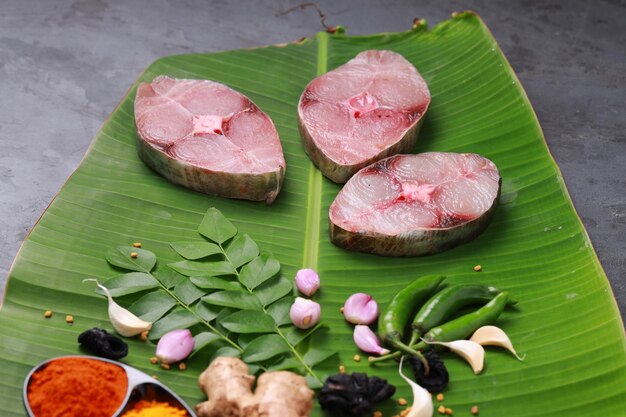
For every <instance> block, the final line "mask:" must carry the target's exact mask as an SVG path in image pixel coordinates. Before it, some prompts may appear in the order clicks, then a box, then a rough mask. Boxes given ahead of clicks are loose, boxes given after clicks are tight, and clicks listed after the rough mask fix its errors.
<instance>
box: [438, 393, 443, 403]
mask: <svg viewBox="0 0 626 417" xmlns="http://www.w3.org/2000/svg"><path fill="white" fill-rule="evenodd" d="M436 398H437V401H439V402H442V401H443V394H442V393H439V394H437V397H436Z"/></svg>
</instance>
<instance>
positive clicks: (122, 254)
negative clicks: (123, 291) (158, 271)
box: [106, 246, 157, 272]
mask: <svg viewBox="0 0 626 417" xmlns="http://www.w3.org/2000/svg"><path fill="white" fill-rule="evenodd" d="M106 260H107V261H108V262H109V263H110V264H111V265H114V266H117V267H119V268H123V269H128V270H130V271H137V272H150V271H152V268H154V265H156V260H157V258H156V255H155V254H154V253H152V252H150V251H149V250H145V249H139V248H135V247H133V246H118V247H117V248H115V249H111V250H109V251H108V252H107V253H106Z"/></svg>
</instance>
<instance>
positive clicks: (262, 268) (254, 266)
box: [239, 254, 280, 290]
mask: <svg viewBox="0 0 626 417" xmlns="http://www.w3.org/2000/svg"><path fill="white" fill-rule="evenodd" d="M278 271H280V264H279V263H278V261H277V260H276V259H275V258H272V257H270V256H268V255H265V254H264V255H261V256H259V257H257V258H254V259H253V260H252V261H251V262H250V263H248V264H246V265H244V266H243V268H241V272H240V273H239V281H241V283H242V284H243V285H245V286H246V287H248V288H250V289H251V290H253V289H255V288H256V287H257V286H259V285H260V284H262V283H263V282H265V281H267V280H268V279H270V278H272V277H273V276H274V275H276V274H277V273H278Z"/></svg>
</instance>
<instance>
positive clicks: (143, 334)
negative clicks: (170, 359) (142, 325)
mask: <svg viewBox="0 0 626 417" xmlns="http://www.w3.org/2000/svg"><path fill="white" fill-rule="evenodd" d="M139 340H141V341H142V342H145V341H147V340H148V331H147V330H146V331H143V332H141V333H140V334H139Z"/></svg>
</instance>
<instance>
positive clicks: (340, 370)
mask: <svg viewBox="0 0 626 417" xmlns="http://www.w3.org/2000/svg"><path fill="white" fill-rule="evenodd" d="M339 373H340V374H345V373H346V367H345V366H343V365H339Z"/></svg>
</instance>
